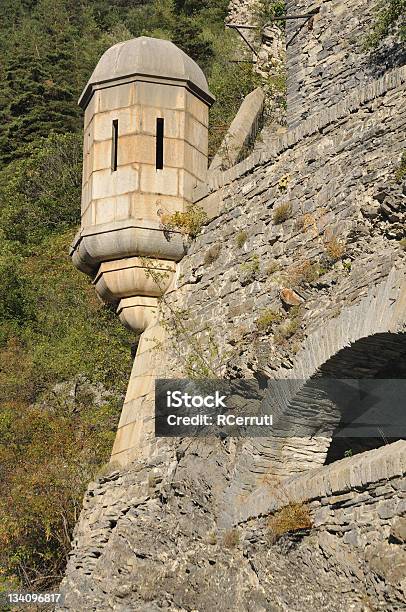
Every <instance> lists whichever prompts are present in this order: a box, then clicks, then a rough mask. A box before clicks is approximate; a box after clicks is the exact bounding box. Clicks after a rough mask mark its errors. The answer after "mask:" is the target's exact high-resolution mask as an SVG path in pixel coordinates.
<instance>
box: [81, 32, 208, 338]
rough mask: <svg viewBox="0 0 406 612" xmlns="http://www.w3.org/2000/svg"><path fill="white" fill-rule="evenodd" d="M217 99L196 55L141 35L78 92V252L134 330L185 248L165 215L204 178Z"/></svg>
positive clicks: (114, 51) (143, 323)
mask: <svg viewBox="0 0 406 612" xmlns="http://www.w3.org/2000/svg"><path fill="white" fill-rule="evenodd" d="M213 101H214V98H213V96H212V94H211V93H210V92H209V89H208V85H207V81H206V78H205V76H204V74H203V72H202V70H201V69H200V68H199V66H198V65H197V64H196V63H195V62H194V61H193V60H192V59H191V58H190V57H188V56H187V55H186V54H185V53H184V52H183V51H181V50H180V49H178V47H176V46H175V45H174V44H173V43H172V42H170V41H167V40H159V39H154V38H148V37H144V36H142V37H140V38H135V39H133V40H129V41H126V42H123V43H119V44H117V45H114V46H113V47H111V48H110V49H108V50H107V51H106V52H105V53H104V55H103V56H102V57H101V59H100V61H99V63H98V64H97V66H96V68H95V70H94V72H93V74H92V76H91V77H90V80H89V82H88V83H87V85H86V87H85V89H84V91H83V93H82V95H81V97H80V100H79V104H80V106H81V107H82V108H83V109H84V111H85V121H84V151H83V190H82V223H81V230H80V232H79V234H78V235H77V236H76V238H75V241H74V244H73V245H72V250H71V256H72V259H73V263H74V264H75V266H76V267H77V268H78V269H79V270H81V271H82V272H85V273H87V274H89V275H91V276H92V278H93V279H94V281H93V282H94V284H95V287H96V291H97V293H98V295H99V296H100V297H101V298H102V299H103V300H104V301H106V302H109V303H113V304H116V305H117V307H118V308H117V312H118V314H119V316H120V319H121V320H122V322H123V323H124V324H126V325H127V326H128V327H130V328H131V329H134V330H135V329H137V330H144V329H145V328H146V327H147V326H148V324H149V322H150V320H151V316H152V315H153V313H154V312H155V310H156V306H157V299H158V297H159V296H160V295H162V293H163V292H164V291H165V290H166V289H167V288H168V286H169V285H170V283H171V280H172V277H173V274H174V272H175V268H176V262H177V261H179V260H180V259H181V258H182V256H183V254H184V243H183V238H182V236H181V234H180V233H179V232H177V231H175V230H173V229H171V230H169V231H168V230H166V229H165V227H164V226H163V224H162V222H161V218H162V216H163V215H171V214H173V213H175V212H177V211H180V212H184V211H185V210H186V209H187V207H188V206H189V205H190V204H191V203H192V192H193V189H194V188H195V187H196V186H197V185H199V184H201V183H205V182H206V174H207V149H208V144H207V142H208V109H209V107H210V105H211V104H212V103H213ZM151 268H153V270H154V271H156V272H158V274H159V280H157V274H155V272H154V274H151V273H150V269H151Z"/></svg>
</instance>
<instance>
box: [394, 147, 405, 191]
mask: <svg viewBox="0 0 406 612" xmlns="http://www.w3.org/2000/svg"><path fill="white" fill-rule="evenodd" d="M405 177H406V149H405V150H404V151H403V153H402V157H401V158H400V164H399V166H398V167H397V168H396V170H395V179H396V182H397V183H401V182H402V181H403V179H404V178H405Z"/></svg>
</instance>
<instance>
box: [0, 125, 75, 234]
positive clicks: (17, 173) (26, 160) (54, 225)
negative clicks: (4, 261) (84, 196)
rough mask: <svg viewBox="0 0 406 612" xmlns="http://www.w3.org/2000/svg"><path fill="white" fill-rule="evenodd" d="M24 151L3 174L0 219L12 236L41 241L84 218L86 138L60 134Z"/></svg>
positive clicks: (0, 177)
mask: <svg viewBox="0 0 406 612" xmlns="http://www.w3.org/2000/svg"><path fill="white" fill-rule="evenodd" d="M23 153H24V157H23V158H22V159H20V160H17V161H15V162H13V163H12V164H10V165H9V166H8V167H7V168H6V169H5V170H3V172H2V174H1V175H0V223H1V227H2V230H3V236H4V238H6V239H7V240H10V241H18V242H19V243H21V244H24V245H29V244H38V243H39V242H40V241H41V240H43V239H44V237H45V236H46V235H47V234H49V233H51V232H55V231H60V230H63V229H66V228H68V227H71V226H73V225H75V224H76V223H78V222H79V218H80V193H81V173H82V138H81V136H80V134H54V135H51V136H50V137H49V138H47V139H41V140H37V141H36V143H35V144H32V145H29V146H28V147H27V146H26V147H25V148H24V149H23Z"/></svg>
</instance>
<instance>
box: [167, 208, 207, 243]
mask: <svg viewBox="0 0 406 612" xmlns="http://www.w3.org/2000/svg"><path fill="white" fill-rule="evenodd" d="M161 221H162V224H163V225H164V226H165V228H166V229H177V230H179V231H180V232H181V233H182V234H187V235H189V236H191V237H192V238H195V237H196V236H197V234H198V233H199V232H200V230H201V229H202V226H203V225H204V223H205V222H206V221H207V213H206V212H205V211H204V210H203V208H201V207H200V206H196V205H194V204H189V206H188V207H187V210H186V211H185V212H179V211H176V212H175V213H173V214H172V215H168V214H164V215H162V217H161Z"/></svg>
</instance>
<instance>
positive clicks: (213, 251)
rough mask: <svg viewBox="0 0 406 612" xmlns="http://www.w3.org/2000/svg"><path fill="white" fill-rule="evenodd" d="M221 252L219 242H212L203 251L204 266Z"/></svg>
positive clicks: (212, 261)
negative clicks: (204, 251)
mask: <svg viewBox="0 0 406 612" xmlns="http://www.w3.org/2000/svg"><path fill="white" fill-rule="evenodd" d="M220 253H221V244H213V245H212V246H211V247H210V248H209V249H208V250H207V251H206V253H205V255H204V258H203V261H204V263H205V264H206V266H210V265H211V264H212V263H214V262H215V261H216V259H218V256H219V255H220Z"/></svg>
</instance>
